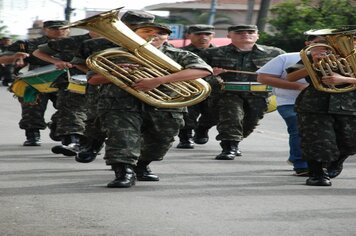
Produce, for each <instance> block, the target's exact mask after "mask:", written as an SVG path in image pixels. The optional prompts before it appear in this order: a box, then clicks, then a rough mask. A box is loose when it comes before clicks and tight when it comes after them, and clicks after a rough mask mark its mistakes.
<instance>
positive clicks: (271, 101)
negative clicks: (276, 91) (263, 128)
mask: <svg viewBox="0 0 356 236" xmlns="http://www.w3.org/2000/svg"><path fill="white" fill-rule="evenodd" d="M275 110H277V99H276V95H272V96H269V97H268V106H267V111H266V113H270V112H273V111H275Z"/></svg>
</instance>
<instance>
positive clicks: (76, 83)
mask: <svg viewBox="0 0 356 236" xmlns="http://www.w3.org/2000/svg"><path fill="white" fill-rule="evenodd" d="M68 82H69V83H68V87H67V89H68V90H69V91H71V92H72V93H79V94H85V89H86V85H87V77H86V75H72V76H70V77H69V78H68Z"/></svg>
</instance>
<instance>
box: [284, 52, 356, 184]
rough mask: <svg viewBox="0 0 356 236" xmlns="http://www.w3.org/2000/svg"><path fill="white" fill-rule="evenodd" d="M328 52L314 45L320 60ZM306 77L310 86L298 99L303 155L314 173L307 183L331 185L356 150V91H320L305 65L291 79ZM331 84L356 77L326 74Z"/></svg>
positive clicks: (314, 56)
mask: <svg viewBox="0 0 356 236" xmlns="http://www.w3.org/2000/svg"><path fill="white" fill-rule="evenodd" d="M327 53H328V49H326V48H324V47H314V48H313V49H312V50H311V51H310V56H311V58H312V60H313V62H314V63H318V62H319V61H320V60H321V59H322V58H323V57H325V55H326V54H327ZM303 77H306V80H307V81H308V82H309V84H310V85H309V86H308V87H307V88H306V89H305V90H303V92H302V93H300V94H299V96H298V97H297V100H296V112H297V114H298V125H299V133H300V137H301V147H302V157H303V159H304V160H306V161H307V162H308V166H309V170H310V175H309V178H308V179H307V180H306V185H310V186H331V181H330V178H335V177H337V176H338V175H339V174H340V173H341V171H342V170H343V163H344V161H345V160H346V159H347V158H348V157H349V156H352V155H354V154H355V153H356V142H355V137H356V112H355V111H356V103H355V101H356V90H352V91H348V92H342V93H329V92H324V91H319V90H317V89H316V88H315V87H314V85H313V83H312V81H311V78H310V77H309V76H308V72H307V71H306V69H305V68H302V69H300V70H297V71H294V72H291V73H289V74H288V76H287V80H289V81H296V80H299V79H300V78H303ZM321 81H322V82H323V83H324V84H327V85H343V84H356V78H355V76H354V75H353V76H351V77H345V76H342V75H340V74H338V73H333V74H332V75H328V76H322V77H321Z"/></svg>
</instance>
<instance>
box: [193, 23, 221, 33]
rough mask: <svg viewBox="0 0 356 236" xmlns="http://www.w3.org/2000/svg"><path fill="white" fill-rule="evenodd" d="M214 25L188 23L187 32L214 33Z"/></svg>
mask: <svg viewBox="0 0 356 236" xmlns="http://www.w3.org/2000/svg"><path fill="white" fill-rule="evenodd" d="M214 30H215V28H214V26H212V25H202V24H199V25H190V26H189V27H188V30H187V33H188V34H198V33H214Z"/></svg>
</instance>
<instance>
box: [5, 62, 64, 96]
mask: <svg viewBox="0 0 356 236" xmlns="http://www.w3.org/2000/svg"><path fill="white" fill-rule="evenodd" d="M63 73H66V70H57V69H56V67H55V66H54V65H48V66H43V67H39V68H37V69H34V70H30V71H27V72H25V73H23V74H20V75H18V76H16V78H15V81H14V83H12V85H11V86H10V88H9V90H10V92H12V93H14V94H15V96H17V97H19V98H23V101H24V102H27V103H34V102H36V99H37V94H38V93H39V92H40V93H53V92H56V91H57V90H58V88H53V87H51V86H52V83H53V82H54V81H55V80H56V79H57V78H58V77H59V76H60V75H62V74H63Z"/></svg>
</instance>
